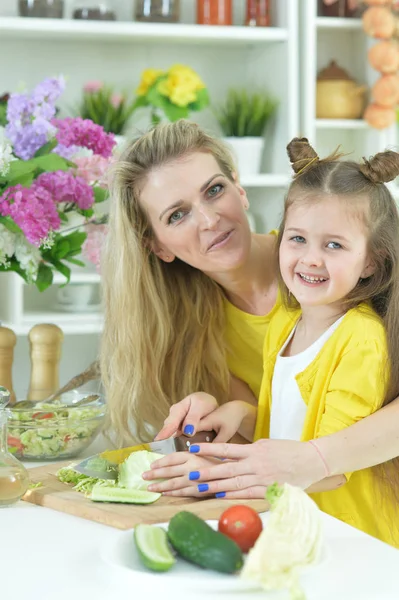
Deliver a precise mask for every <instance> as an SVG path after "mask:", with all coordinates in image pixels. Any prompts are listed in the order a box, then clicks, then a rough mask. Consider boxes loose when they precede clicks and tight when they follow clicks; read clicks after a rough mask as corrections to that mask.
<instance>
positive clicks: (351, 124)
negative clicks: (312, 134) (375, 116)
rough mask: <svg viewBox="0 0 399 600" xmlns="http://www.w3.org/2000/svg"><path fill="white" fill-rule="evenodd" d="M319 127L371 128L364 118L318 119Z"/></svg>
mask: <svg viewBox="0 0 399 600" xmlns="http://www.w3.org/2000/svg"><path fill="white" fill-rule="evenodd" d="M316 127H317V129H369V125H368V124H367V123H366V121H364V120H363V119H316Z"/></svg>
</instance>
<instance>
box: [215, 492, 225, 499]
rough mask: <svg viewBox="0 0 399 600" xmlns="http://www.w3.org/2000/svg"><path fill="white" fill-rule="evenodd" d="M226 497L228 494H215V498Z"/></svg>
mask: <svg viewBox="0 0 399 600" xmlns="http://www.w3.org/2000/svg"><path fill="white" fill-rule="evenodd" d="M225 495H226V492H218V493H217V494H215V498H224V497H225Z"/></svg>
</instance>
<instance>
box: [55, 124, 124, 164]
mask: <svg viewBox="0 0 399 600" xmlns="http://www.w3.org/2000/svg"><path fill="white" fill-rule="evenodd" d="M52 124H53V125H54V126H55V127H57V133H56V134H55V137H56V138H57V141H58V143H59V144H60V145H61V146H66V147H69V146H81V147H83V148H88V149H89V150H92V151H93V153H94V154H100V156H103V157H104V158H109V157H110V156H111V155H112V149H113V147H114V146H115V144H116V142H115V137H114V134H113V133H105V131H104V129H103V128H102V127H101V125H96V124H95V123H93V121H90V119H81V118H80V117H75V118H72V117H66V118H65V119H53V120H52ZM54 151H55V152H57V148H55V150H54Z"/></svg>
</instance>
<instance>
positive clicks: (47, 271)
mask: <svg viewBox="0 0 399 600" xmlns="http://www.w3.org/2000/svg"><path fill="white" fill-rule="evenodd" d="M52 283H53V270H52V269H51V268H50V267H49V266H48V265H45V264H44V263H40V265H39V270H38V273H37V277H36V287H37V289H38V290H39V292H44V290H46V289H47V288H48V287H50V285H51V284H52Z"/></svg>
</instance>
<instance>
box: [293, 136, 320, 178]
mask: <svg viewBox="0 0 399 600" xmlns="http://www.w3.org/2000/svg"><path fill="white" fill-rule="evenodd" d="M287 154H288V157H289V159H290V162H291V166H292V168H293V170H294V172H295V173H300V172H302V171H304V170H305V169H306V168H307V167H308V166H310V165H311V164H313V163H315V162H317V161H318V160H319V157H318V155H317V152H316V151H315V150H314V149H313V148H312V146H311V145H310V144H309V140H308V139H307V138H305V137H304V138H297V137H296V138H294V139H292V140H291V141H290V143H289V144H288V146H287Z"/></svg>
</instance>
